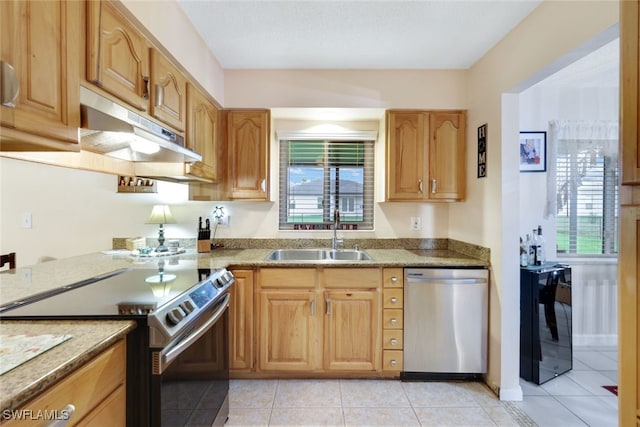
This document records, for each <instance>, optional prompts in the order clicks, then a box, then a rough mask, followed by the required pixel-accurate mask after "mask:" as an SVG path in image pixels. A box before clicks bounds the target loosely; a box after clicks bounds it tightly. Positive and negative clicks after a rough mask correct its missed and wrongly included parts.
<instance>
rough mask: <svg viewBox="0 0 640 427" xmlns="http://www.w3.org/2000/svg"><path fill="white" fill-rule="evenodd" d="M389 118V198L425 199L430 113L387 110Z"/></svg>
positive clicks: (396, 199)
mask: <svg viewBox="0 0 640 427" xmlns="http://www.w3.org/2000/svg"><path fill="white" fill-rule="evenodd" d="M386 119H387V150H386V151H387V180H386V182H387V200H389V201H420V200H424V199H426V197H427V194H426V193H425V191H426V182H425V180H426V173H425V172H426V171H425V169H426V165H427V154H428V153H427V151H426V144H427V143H428V141H429V115H428V113H425V112H421V111H406V112H400V111H387V116H386Z"/></svg>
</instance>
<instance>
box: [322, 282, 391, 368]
mask: <svg viewBox="0 0 640 427" xmlns="http://www.w3.org/2000/svg"><path fill="white" fill-rule="evenodd" d="M325 298H326V301H325V304H326V310H325V319H326V321H325V324H326V329H325V364H324V368H325V369H326V370H344V371H349V370H352V371H375V370H377V369H379V366H380V351H378V349H379V347H380V344H379V341H380V340H379V335H380V334H379V333H378V331H379V330H380V325H379V323H380V320H379V319H380V316H379V313H378V311H379V309H378V306H379V303H378V292H377V291H355V292H354V291H328V292H326V293H325Z"/></svg>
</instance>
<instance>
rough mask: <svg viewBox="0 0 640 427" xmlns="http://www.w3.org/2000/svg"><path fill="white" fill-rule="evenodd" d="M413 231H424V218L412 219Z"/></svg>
mask: <svg viewBox="0 0 640 427" xmlns="http://www.w3.org/2000/svg"><path fill="white" fill-rule="evenodd" d="M411 229H412V230H422V218H420V217H419V216H412V217H411Z"/></svg>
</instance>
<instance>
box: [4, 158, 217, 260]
mask: <svg viewBox="0 0 640 427" xmlns="http://www.w3.org/2000/svg"><path fill="white" fill-rule="evenodd" d="M117 181H118V177H117V176H115V175H110V174H103V173H95V172H86V171H81V170H74V169H67V168H62V167H58V166H47V165H43V164H40V163H31V162H25V161H22V160H14V159H7V158H0V191H1V193H0V194H1V197H0V253H7V252H16V253H17V264H18V266H19V267H21V266H25V265H31V264H35V263H36V262H37V261H38V259H39V258H40V257H43V256H49V257H55V258H64V257H70V256H75V255H80V254H84V253H89V252H95V251H99V250H106V249H111V247H112V238H113V237H135V236H148V237H156V236H157V235H158V226H157V225H149V224H145V222H146V221H147V218H148V217H149V214H150V213H151V208H152V207H153V205H154V204H158V203H162V204H169V205H170V206H171V212H172V213H173V215H174V217H175V219H176V222H177V223H176V224H168V225H166V226H165V230H166V231H165V237H167V238H171V237H195V231H196V230H197V218H198V216H200V215H202V216H206V215H208V214H209V213H210V209H209V206H208V205H204V204H203V203H199V202H187V196H188V193H187V191H186V187H185V186H184V185H182V184H172V183H166V182H159V183H158V187H159V193H157V194H132V193H117V185H118V182H117ZM25 213H29V214H31V218H32V228H30V229H26V228H22V226H21V221H22V216H23V214H25Z"/></svg>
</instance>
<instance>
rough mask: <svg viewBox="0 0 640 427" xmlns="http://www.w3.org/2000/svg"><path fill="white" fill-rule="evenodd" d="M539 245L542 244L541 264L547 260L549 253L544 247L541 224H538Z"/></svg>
mask: <svg viewBox="0 0 640 427" xmlns="http://www.w3.org/2000/svg"><path fill="white" fill-rule="evenodd" d="M537 239H538V245H539V246H540V255H539V258H540V264H542V263H543V262H545V261H546V260H547V253H546V251H545V248H544V237H542V226H541V225H539V226H538V237H537Z"/></svg>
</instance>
